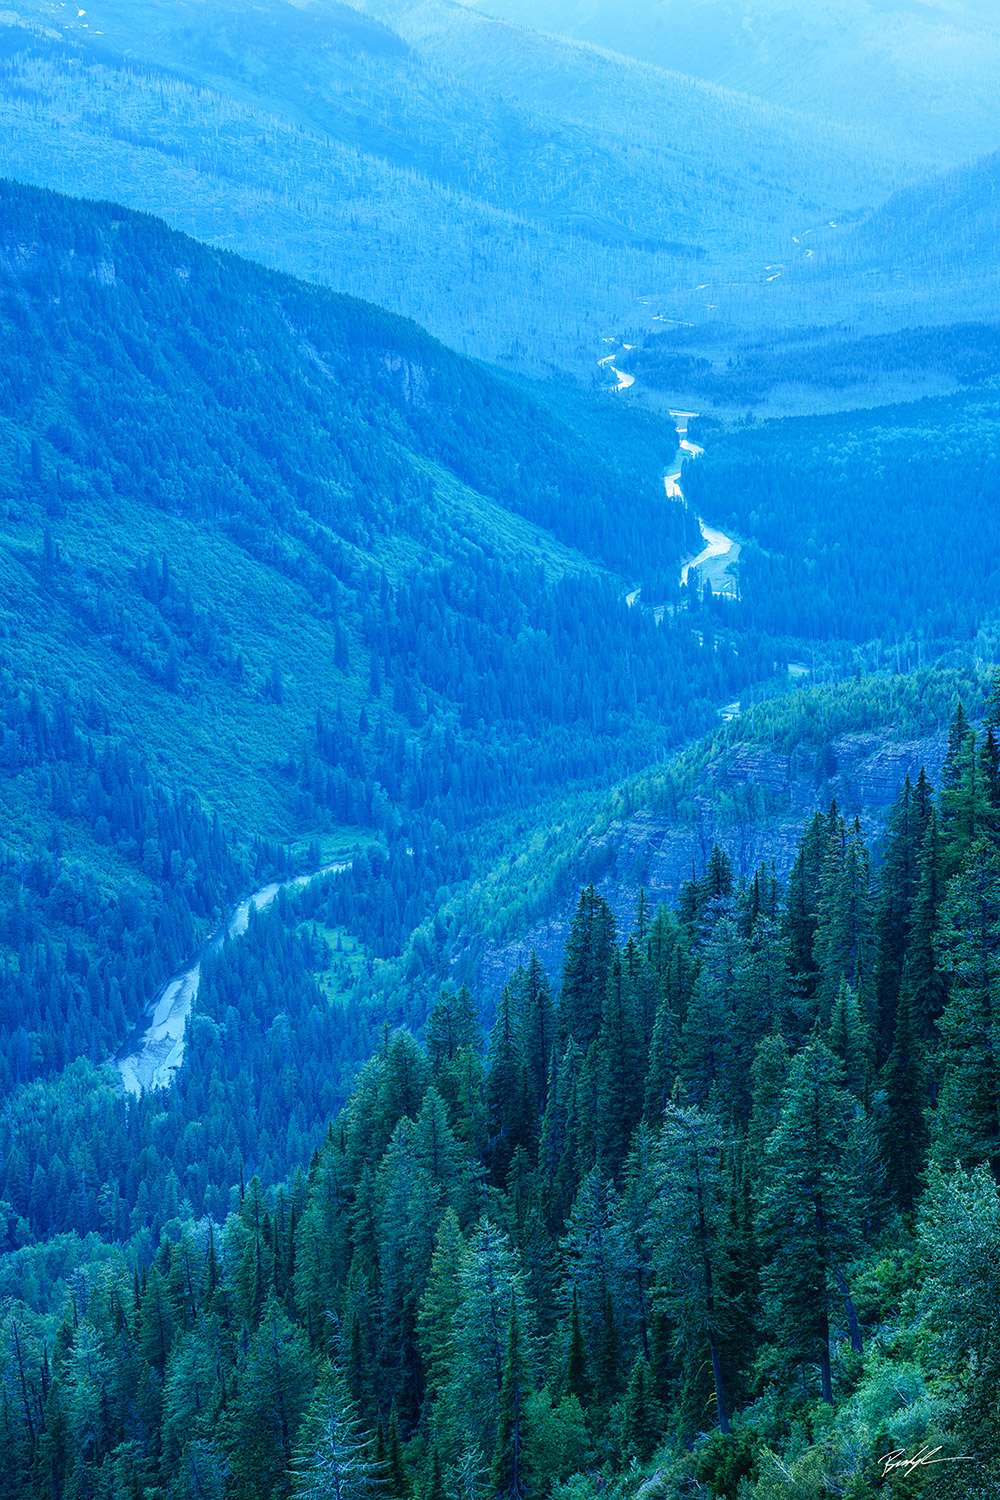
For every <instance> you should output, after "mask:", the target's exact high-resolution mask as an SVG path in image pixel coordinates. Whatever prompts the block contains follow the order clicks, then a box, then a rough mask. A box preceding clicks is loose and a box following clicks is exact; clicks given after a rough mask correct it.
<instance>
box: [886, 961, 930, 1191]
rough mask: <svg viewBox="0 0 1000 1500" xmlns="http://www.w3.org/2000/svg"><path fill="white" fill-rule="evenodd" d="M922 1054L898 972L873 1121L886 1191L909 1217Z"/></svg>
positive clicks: (922, 1157) (923, 1078)
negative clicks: (888, 1046) (877, 1108)
mask: <svg viewBox="0 0 1000 1500" xmlns="http://www.w3.org/2000/svg"><path fill="white" fill-rule="evenodd" d="M923 1050H924V1049H923V1046H922V1044H921V1042H920V1039H919V1037H918V1036H917V1033H916V1028H915V1026H914V1024H913V1015H912V1012H911V1010H910V982H909V972H908V970H907V969H905V968H904V970H903V977H902V983H901V985H900V990H899V1001H898V1004H897V1008H896V1029H895V1035H894V1036H893V1043H892V1051H891V1052H890V1053H889V1056H888V1058H887V1059H886V1062H885V1065H884V1067H883V1069H882V1073H881V1084H882V1089H883V1091H884V1103H883V1105H882V1111H881V1115H880V1118H879V1137H880V1141H881V1148H882V1159H883V1161H884V1162H885V1169H886V1177H887V1181H888V1187H889V1191H890V1193H891V1194H892V1196H893V1198H894V1200H895V1202H896V1203H897V1204H898V1206H899V1208H900V1209H901V1210H902V1212H903V1213H912V1212H913V1209H914V1207H915V1205H916V1202H917V1198H918V1196H919V1193H920V1186H921V1182H922V1178H923V1171H924V1166H925V1163H926V1160H927V1143H928V1129H927V1115H926V1110H927V1103H928V1100H927V1067H926V1063H925V1060H924V1056H923Z"/></svg>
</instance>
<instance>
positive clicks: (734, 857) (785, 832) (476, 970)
mask: <svg viewBox="0 0 1000 1500" xmlns="http://www.w3.org/2000/svg"><path fill="white" fill-rule="evenodd" d="M988 689H989V677H988V675H986V674H984V673H983V672H981V671H979V670H977V669H975V668H972V667H970V666H963V667H958V668H955V667H947V666H944V665H943V664H942V665H939V666H938V667H936V668H934V669H924V670H922V671H918V672H915V673H913V674H912V675H910V676H905V677H898V676H892V675H888V676H885V677H880V678H874V677H872V678H865V679H864V680H863V681H861V682H856V681H848V682H842V683H838V684H836V685H833V686H812V685H806V686H805V687H803V688H801V689H800V690H799V691H795V692H789V693H787V694H784V695H781V696H779V697H774V698H770V699H768V700H766V701H763V702H759V703H757V704H755V705H749V706H748V707H747V710H746V711H745V712H744V713H743V714H742V715H737V716H736V717H735V718H733V719H732V720H731V721H730V722H729V723H726V724H724V725H722V726H720V727H719V728H718V729H716V730H714V731H713V732H712V734H710V735H708V736H706V737H705V738H704V739H702V740H700V741H698V742H697V743H696V744H694V745H692V746H690V747H688V748H686V749H685V750H683V751H681V752H679V753H678V754H677V755H676V756H672V757H671V758H670V759H669V760H668V761H667V762H666V763H665V764H664V765H662V766H660V767H656V768H652V769H650V770H649V771H647V772H645V773H643V774H641V775H640V776H638V777H636V778H634V779H633V780H631V781H630V782H628V783H626V784H624V785H622V786H620V787H616V788H615V789H614V791H613V792H612V793H610V794H609V795H607V796H604V797H598V798H594V797H591V798H581V799H579V802H578V804H577V806H576V807H574V808H572V809H570V808H566V809H565V812H564V818H563V821H562V823H561V824H560V826H559V827H558V828H556V829H553V828H549V829H547V830H545V831H544V832H543V833H541V834H539V835H536V836H533V837H531V838H529V839H527V840H525V841H524V842H523V844H522V845H521V846H520V848H519V850H518V855H517V864H516V868H517V871H518V880H517V882H516V885H514V886H512V884H511V882H510V879H509V867H508V866H506V865H505V866H504V868H503V869H500V868H497V869H496V870H494V871H493V872H492V873H491V875H490V876H489V877H487V879H485V880H484V881H482V882H479V883H477V885H476V886H475V888H474V893H473V894H472V895H470V898H469V905H468V912H467V916H466V923H467V928H466V933H465V934H464V936H465V937H466V942H467V946H466V948H465V950H464V951H463V955H462V959H461V961H460V962H461V966H462V972H463V973H464V974H465V976H466V977H467V979H468V982H469V983H470V984H471V985H472V986H473V987H474V988H475V989H476V992H477V993H479V994H481V995H482V996H483V997H484V999H485V1000H486V1001H487V1002H490V1001H492V1000H493V999H494V998H495V996H496V995H497V994H498V993H499V991H500V989H501V988H502V986H503V985H504V984H505V983H506V982H507V980H508V978H509V977H510V975H511V973H512V972H513V971H514V970H515V969H516V968H517V966H518V965H519V964H522V963H525V962H526V961H527V958H528V956H529V955H530V953H531V952H532V950H535V951H536V952H537V953H538V954H539V956H540V958H541V959H542V961H543V963H544V964H545V966H546V968H547V969H548V971H549V973H550V974H551V975H553V976H556V975H558V973H559V971H560V969H561V966H562V963H563V957H564V948H565V944H566V940H567V937H568V935H569V932H570V926H571V919H572V914H573V909H574V907H575V905H576V901H577V897H578V893H579V891H580V889H581V887H582V886H584V885H586V884H587V883H588V882H593V884H594V887H595V889H596V890H597V891H598V892H599V894H600V895H601V897H602V898H603V899H604V900H606V901H607V903H608V905H609V907H610V908H611V910H612V911H613V912H614V915H615V918H616V919H617V922H618V926H619V931H620V932H622V933H625V932H627V931H629V930H630V927H631V924H632V921H633V916H634V912H635V909H636V905H637V902H638V901H639V896H640V891H642V892H644V894H645V898H646V900H647V901H648V902H649V905H650V909H651V910H653V911H655V910H656V909H657V907H658V906H659V905H660V904H661V903H663V904H664V905H666V906H667V907H669V908H671V909H672V908H674V907H676V905H677V902H678V900H679V898H680V895H681V889H682V887H683V885H684V883H685V882H686V881H690V880H692V879H701V878H702V877H703V876H704V873H705V870H706V868H707V866H708V862H709V858H710V855H711V851H712V848H713V846H714V845H718V846H719V848H720V849H722V850H723V852H724V853H725V855H726V857H727V859H728V860H729V861H730V864H731V867H732V871H733V874H734V877H735V878H736V880H737V881H740V880H745V881H749V880H752V879H753V875H754V872H755V870H757V869H758V867H759V866H761V865H762V864H763V865H765V866H767V867H768V868H771V867H772V866H773V868H774V870H775V873H776V875H777V877H778V879H779V880H781V881H783V882H784V881H786V880H787V878H788V874H789V871H790V869H791V866H792V863H793V861H794V859H795V855H796V852H797V850H798V847H799V843H800V840H801V837H802V830H803V828H804V826H805V825H806V823H807V822H808V820H809V819H810V817H812V815H813V814H814V813H815V812H817V811H820V812H826V811H827V809H828V808H829V807H830V804H831V802H836V804H837V807H838V808H839V810H840V812H841V813H842V814H843V815H844V816H845V817H847V818H849V819H854V818H857V819H859V820H860V823H861V827H862V829H863V831H864V834H865V838H866V839H867V840H868V842H869V843H870V845H871V847H872V850H873V852H874V853H875V854H876V855H879V854H880V853H881V848H882V840H883V836H884V833H885V829H886V823H887V818H888V815H889V810H890V808H891V807H892V806H893V804H894V803H895V801H896V798H897V797H898V795H899V791H900V788H901V787H902V785H903V783H904V781H905V779H906V778H907V777H909V778H910V780H911V781H913V782H915V781H916V779H917V777H918V775H919V773H920V770H921V768H923V769H924V770H925V771H926V773H927V775H928V776H929V778H930V779H931V781H932V782H934V783H935V784H936V783H937V781H938V779H939V776H940V770H941V764H942V761H943V759H944V756H945V752H946V749H947V738H948V737H947V732H946V731H947V725H948V722H949V720H950V718H951V716H952V714H953V712H954V709H955V704H956V702H957V701H958V700H959V699H961V700H962V701H963V703H964V705H965V707H966V710H967V712H968V715H969V717H970V718H972V719H975V718H978V717H979V716H980V715H981V713H982V710H983V705H984V703H985V702H986V696H987V692H988Z"/></svg>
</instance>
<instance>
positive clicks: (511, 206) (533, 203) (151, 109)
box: [0, 0, 912, 367]
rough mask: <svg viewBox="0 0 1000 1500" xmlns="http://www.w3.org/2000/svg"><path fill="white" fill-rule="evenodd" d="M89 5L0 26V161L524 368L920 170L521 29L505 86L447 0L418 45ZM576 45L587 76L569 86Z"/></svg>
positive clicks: (854, 140) (582, 355)
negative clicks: (38, 30)
mask: <svg viewBox="0 0 1000 1500" xmlns="http://www.w3.org/2000/svg"><path fill="white" fill-rule="evenodd" d="M31 14H32V12H31V11H30V10H28V9H27V8H25V10H24V15H25V16H26V17H30V16H31ZM35 14H39V15H41V16H42V17H44V18H45V19H46V21H51V19H52V18H53V15H54V12H53V11H52V10H51V9H50V8H47V7H43V8H42V9H41V10H40V11H39V12H35ZM87 15H88V20H87V22H86V23H84V22H82V21H80V20H79V19H78V18H77V19H75V20H72V19H71V20H70V21H67V22H66V23H65V27H66V30H65V38H64V39H63V40H59V39H57V38H54V37H53V36H52V34H51V27H50V28H49V33H48V34H46V35H44V36H39V35H37V34H34V35H32V34H30V33H29V32H28V31H27V30H26V29H25V28H24V27H22V26H14V25H8V26H5V27H4V28H3V42H4V61H3V69H2V74H3V76H4V78H5V83H4V86H3V89H2V90H0V144H2V147H3V152H4V159H5V161H6V163H7V170H8V171H9V172H10V173H12V174H13V175H17V176H20V177H21V178H23V179H25V180H31V181H35V182H36V183H38V184H39V185H42V186H49V187H53V188H56V189H58V190H63V191H76V192H85V193H87V194H89V195H90V196H97V197H101V196H106V197H109V198H117V199H120V200H122V201H124V202H126V203H127V204H129V205H130V206H132V207H136V208H141V209H146V210H149V211H153V212H156V213H159V214H161V215H163V216H164V217H166V218H168V219H169V220H170V222H172V223H173V224H174V225H175V227H178V228H181V229H183V230H185V231H187V232H191V233H194V234H196V235H198V236H199V237H200V238H202V239H204V240H207V241H210V242H214V243H219V244H222V245H225V246H226V247H228V248H233V249H237V250H241V251H243V252H246V253H249V254H252V255H254V256H256V257H257V258H258V259H261V260H263V261H265V262H267V263H269V264H272V265H275V266H278V267H280V268H283V269H286V270H291V271H294V272H296V273H298V274H304V275H306V276H308V277H310V278H311V279H317V280H321V281H325V282H327V283H328V284H330V285H333V286H334V287H336V288H337V289H340V290H343V291H348V292H351V293H354V294H356V295H361V296H364V297H366V298H369V299H371V300H374V301H377V302H379V303H380V304H382V305H385V306H389V307H391V308H393V309H395V310H396V311H400V312H404V313H406V314H407V315H410V316H414V317H416V318H417V319H418V321H420V322H421V323H422V324H424V325H427V326H429V327H430V328H431V329H432V331H433V332H435V333H437V334H439V335H441V336H443V337H445V338H446V339H448V340H449V341H450V342H451V343H452V344H454V345H456V346H457V347H461V348H464V349H467V350H472V351H475V352H479V353H484V354H487V355H491V356H496V355H498V354H502V355H504V356H505V357H508V358H511V359H513V360H515V361H516V362H518V363H519V364H521V365H542V366H544V365H546V364H547V363H548V362H549V361H550V360H552V359H555V360H556V362H557V363H558V362H560V361H562V362H565V361H566V360H571V361H573V362H575V363H576V364H577V366H578V367H580V366H584V365H586V364H588V363H589V362H590V360H591V359H592V357H593V351H594V349H595V347H596V345H597V343H598V341H599V337H600V334H601V333H603V332H605V331H606V330H607V326H608V324H609V323H610V325H611V326H612V327H613V326H615V325H616V324H617V325H620V324H621V323H623V322H624V321H625V320H626V319H627V317H628V316H629V315H630V313H632V311H633V310H634V309H635V308H636V299H637V298H639V297H641V296H644V295H646V294H647V293H648V292H649V290H650V288H656V287H665V288H670V287H672V286H675V285H681V286H683V285H684V284H685V283H690V281H691V280H692V279H693V278H692V275H691V266H692V262H693V260H694V259H695V258H698V257H702V256H703V255H704V254H705V253H706V252H707V253H709V254H711V255H714V256H717V257H721V262H720V263H722V264H725V265H728V264H729V263H730V261H732V260H733V258H734V257H736V258H740V257H744V258H745V255H746V251H747V246H748V244H751V243H752V244H754V245H756V246H759V247H760V250H759V253H760V256H761V257H762V258H763V259H767V258H769V256H770V254H771V247H772V246H773V245H774V243H775V240H776V237H777V238H779V239H780V236H781V234H782V232H783V228H784V230H786V231H789V232H794V229H795V228H796V227H797V226H798V227H801V225H802V223H803V222H809V221H811V218H812V217H814V216H815V213H816V212H825V211H827V210H828V209H835V210H836V211H837V213H840V212H841V211H842V210H844V209H848V208H851V207H853V208H854V209H855V210H859V209H860V208H861V207H862V206H864V205H866V204H870V203H872V202H873V201H877V200H878V199H879V198H880V197H883V196H884V195H885V193H886V192H888V191H889V189H890V188H891V187H892V186H893V185H895V184H896V183H898V182H899V181H900V180H903V179H904V178H905V177H906V176H908V175H910V174H911V172H912V168H907V166H906V164H905V162H904V161H903V160H902V158H901V156H900V155H897V156H895V157H893V158H892V159H889V158H886V159H885V160H882V159H881V158H880V159H879V160H878V161H877V162H873V160H872V151H871V145H870V142H865V141H863V140H862V139H861V138H860V137H858V136H857V135H856V134H855V135H852V134H851V133H850V132H845V131H843V130H839V129H838V130H832V131H831V130H828V129H826V128H825V127H823V126H817V124H816V123H815V122H809V121H805V120H803V119H801V118H799V119H796V118H795V117H793V116H789V115H786V114H784V113H783V112H781V111H775V110H773V109H770V108H768V107H767V106H762V105H761V104H760V103H759V102H755V101H751V100H747V99H745V98H743V99H741V98H740V97H739V96H737V95H730V94H726V93H721V92H720V91H719V90H717V89H714V88H712V87H710V86H706V85H700V84H698V83H696V82H694V81H692V80H685V79H681V78H677V77H673V78H670V77H668V76H667V75H663V74H660V73H657V72H656V70H650V69H645V70H644V69H640V68H637V67H636V66H635V65H633V64H630V63H628V62H627V61H626V60H624V59H622V60H618V61H617V62H614V61H612V60H609V59H602V58H600V57H598V56H597V55H596V54H592V53H590V52H588V51H587V49H576V52H575V53H572V55H569V54H567V55H564V56H563V57H562V60H561V62H560V64H559V67H558V68H556V69H555V71H554V72H553V73H552V75H551V77H549V75H548V73H547V70H546V69H545V68H544V67H541V68H540V66H539V54H538V50H537V49H538V43H537V40H533V39H532V38H531V36H530V35H529V34H527V33H518V32H517V31H516V30H515V29H512V28H509V27H508V28H502V32H503V47H502V49H501V51H500V54H499V55H498V57H497V58H494V59H493V62H494V64H495V63H496V62H497V61H499V60H500V57H501V56H502V60H503V63H504V69H512V70H513V73H512V76H513V75H516V74H517V73H518V71H520V73H521V75H522V76H521V80H520V83H519V84H518V85H517V96H516V97H515V93H514V91H513V89H512V87H508V84H507V82H506V81H505V77H504V71H503V70H502V69H499V68H497V67H496V66H493V67H492V69H491V66H490V58H489V56H488V55H485V56H484V54H483V51H482V48H481V46H480V40H479V38H480V34H481V33H482V29H483V28H482V26H481V24H479V23H478V20H477V18H475V17H469V16H468V15H464V14H463V13H462V12H449V11H448V10H447V8H445V7H437V8H432V9H430V10H429V11H428V10H426V9H425V10H423V11H418V12H417V14H416V21H415V23H414V24H416V22H420V24H422V25H423V26H424V28H425V33H426V38H425V40H426V48H427V49H428V50H426V52H425V50H424V42H423V41H421V42H418V43H416V44H415V45H414V46H413V47H411V46H409V44H407V43H406V42H405V41H403V40H402V39H400V38H399V36H398V33H395V32H392V31H388V30H386V29H385V28H383V27H380V26H379V24H378V22H376V21H374V20H372V19H371V17H369V16H366V15H363V14H361V13H355V12H350V13H348V15H347V22H349V23H350V24H349V25H347V24H346V23H345V8H344V7H342V6H341V7H338V6H336V5H334V6H332V7H329V8H328V7H326V6H325V5H324V6H320V5H316V6H310V7H308V8H307V9H306V10H305V11H300V10H296V9H295V8H294V7H292V6H290V5H286V4H283V3H279V0H271V3H269V4H268V5H267V6H266V7H264V8H263V9H262V10H260V11H257V10H254V9H253V8H251V7H249V6H246V5H244V6H240V7H235V8H233V9H228V8H224V9H222V10H219V9H211V10H209V9H206V8H203V7H197V6H195V7H191V8H185V7H184V6H176V5H175V6H166V7H164V6H157V5H155V4H153V3H152V0H147V3H144V4H143V5H141V6H138V7H136V6H128V7H126V6H122V5H119V4H117V0H102V5H101V7H100V8H99V9H98V11H88V12H87ZM355 16H356V21H355V19H353V18H354V17H355ZM388 19H389V20H390V21H394V22H395V21H397V20H398V24H402V19H403V18H396V17H389V18H388ZM60 24H62V23H60ZM84 24H86V25H87V26H88V28H91V29H89V30H87V31H84V30H83V26H84ZM366 27H369V28H373V31H374V35H373V36H371V35H369V33H368V32H366V31H365V28H366ZM394 36H395V37H396V40H395V41H393V40H392V38H393V37H394ZM435 38H436V40H435ZM432 41H433V43H434V45H433V47H432V46H431V43H432ZM115 49H117V50H115ZM564 50H565V49H564ZM519 53H523V59H522V61H523V67H520V64H519ZM570 65H571V66H572V67H576V66H580V67H581V68H583V73H582V74H581V79H586V80H587V81H586V83H582V82H581V84H580V85H579V87H578V90H577V95H576V98H575V102H574V98H573V96H572V92H570V93H569V94H567V87H568V85H567V79H569V78H570V75H569V74H568V73H567V67H568V66H570ZM467 69H468V70H471V71H469V72H468V76H464V75H465V71H466V70H467ZM595 69H596V72H595ZM588 70H589V71H588ZM599 101H600V112H601V118H600V120H598V121H594V122H591V121H588V119H587V110H588V108H592V107H597V105H598V102H599ZM748 135H749V138H750V139H752V140H753V141H754V142H755V143H756V144H755V157H756V158H758V160H756V163H755V165H754V166H753V168H752V170H751V172H750V173H749V174H748V173H747V170H746V160H745V152H744V145H745V141H746V139H747V137H748ZM790 172H791V176H790V175H789V174H790ZM755 253H756V252H755ZM699 279H705V278H704V277H701V278H699ZM456 285H462V286H463V287H465V288H466V289H467V297H466V299H465V301H464V304H463V307H462V308H461V309H460V310H459V309H458V308H457V307H456V305H455V300H454V298H453V296H452V294H451V293H452V288H453V287H454V286H456ZM581 287H584V288H586V289H587V291H586V295H585V296H583V297H581V295H580V288H581Z"/></svg>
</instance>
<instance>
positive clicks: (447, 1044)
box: [424, 984, 483, 1077]
mask: <svg viewBox="0 0 1000 1500" xmlns="http://www.w3.org/2000/svg"><path fill="white" fill-rule="evenodd" d="M424 1035H425V1038H426V1041H427V1058H428V1061H429V1062H430V1065H431V1070H432V1072H433V1073H434V1075H435V1077H437V1076H439V1075H440V1074H441V1072H442V1071H443V1069H444V1068H445V1067H446V1065H447V1064H449V1063H453V1062H454V1061H455V1058H456V1057H457V1056H458V1054H459V1052H461V1050H462V1048H463V1047H472V1048H478V1047H479V1046H480V1044H481V1042H482V1035H483V1029H482V1026H481V1024H480V1021H479V1008H478V1006H477V1005H476V1002H475V1000H474V999H473V998H472V995H471V994H470V993H469V991H468V989H467V988H466V987H465V985H464V984H463V985H461V986H460V987H459V989H458V990H444V989H443V990H442V991H441V993H440V995H439V997H438V999H437V1001H436V1002H435V1005H434V1008H433V1010H432V1011H431V1013H430V1015H429V1016H428V1017H427V1023H426V1025H425V1027H424Z"/></svg>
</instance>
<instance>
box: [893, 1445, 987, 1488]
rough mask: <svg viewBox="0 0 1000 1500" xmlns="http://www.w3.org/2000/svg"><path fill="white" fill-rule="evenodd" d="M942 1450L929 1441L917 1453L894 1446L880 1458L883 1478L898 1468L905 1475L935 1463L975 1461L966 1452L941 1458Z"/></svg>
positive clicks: (927, 1467) (968, 1462) (930, 1466)
mask: <svg viewBox="0 0 1000 1500" xmlns="http://www.w3.org/2000/svg"><path fill="white" fill-rule="evenodd" d="M940 1452H941V1448H940V1446H939V1447H937V1448H932V1447H931V1446H930V1444H929V1443H925V1444H924V1446H923V1447H922V1448H918V1449H917V1451H916V1453H913V1454H909V1455H908V1454H907V1453H906V1451H905V1449H903V1448H893V1450H892V1452H891V1453H883V1455H882V1457H881V1458H880V1459H879V1463H880V1464H881V1465H882V1478H883V1479H885V1477H886V1476H887V1475H888V1474H892V1473H894V1472H896V1471H897V1470H898V1471H901V1472H902V1473H903V1474H904V1475H910V1474H912V1473H913V1472H914V1470H915V1469H929V1468H932V1467H933V1465H934V1464H971V1463H972V1462H973V1460H972V1459H971V1458H969V1457H968V1456H967V1455H965V1454H961V1455H959V1456H957V1457H946V1458H939V1457H938V1454H939V1453H940Z"/></svg>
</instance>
